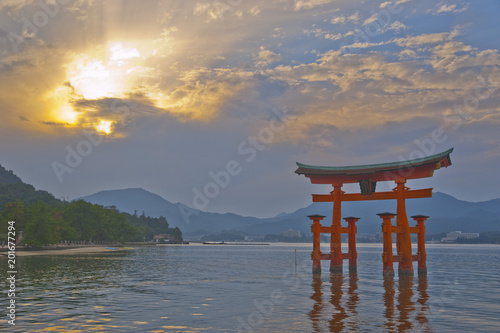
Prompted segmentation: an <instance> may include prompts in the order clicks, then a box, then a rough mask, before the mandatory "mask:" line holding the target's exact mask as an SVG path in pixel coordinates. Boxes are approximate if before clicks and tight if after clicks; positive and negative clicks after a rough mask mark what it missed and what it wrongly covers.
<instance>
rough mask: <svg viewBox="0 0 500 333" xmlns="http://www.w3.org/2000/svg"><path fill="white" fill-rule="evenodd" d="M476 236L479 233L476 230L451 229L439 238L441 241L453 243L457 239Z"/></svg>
mask: <svg viewBox="0 0 500 333" xmlns="http://www.w3.org/2000/svg"><path fill="white" fill-rule="evenodd" d="M478 237H479V233H477V232H461V231H452V232H449V233H447V234H446V237H443V238H441V243H455V242H456V241H457V239H473V238H478Z"/></svg>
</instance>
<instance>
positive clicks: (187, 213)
mask: <svg viewBox="0 0 500 333" xmlns="http://www.w3.org/2000/svg"><path fill="white" fill-rule="evenodd" d="M82 199H84V200H86V201H89V202H92V203H98V204H100V205H104V206H115V207H116V208H117V209H118V210H120V211H125V212H128V213H131V214H132V213H134V211H135V210H136V211H137V212H138V213H142V212H145V214H146V215H150V216H153V217H158V216H164V217H166V218H167V220H168V222H169V223H170V224H171V225H172V226H178V227H179V228H180V229H181V230H182V232H183V233H185V234H186V235H187V236H189V235H194V234H208V233H218V232H221V231H222V230H230V229H232V230H240V231H243V232H246V233H248V234H251V235H265V234H273V233H282V232H283V231H285V230H288V229H293V230H299V231H302V232H307V233H308V232H310V224H311V223H310V221H309V219H308V218H307V215H312V214H321V215H325V216H326V218H325V220H324V221H330V220H331V216H332V203H313V204H311V205H309V206H307V207H304V208H300V209H298V210H296V211H295V212H292V213H280V214H278V215H276V216H275V217H271V218H264V219H259V218H255V217H248V216H240V215H237V214H231V213H226V214H218V213H208V212H202V211H199V210H196V209H191V208H189V207H187V206H185V205H183V204H179V203H176V204H174V203H171V202H169V201H167V200H165V199H163V198H162V197H160V196H159V195H157V194H154V193H151V192H148V191H146V190H143V189H140V188H133V189H121V190H110V191H102V192H98V193H95V194H92V195H89V196H86V197H83V198H82ZM406 207H407V213H408V216H412V215H418V214H423V215H429V216H430V218H429V220H428V221H427V222H426V231H427V233H428V234H437V233H442V232H449V231H454V230H461V231H462V232H484V231H500V199H494V200H489V201H484V202H468V201H463V200H458V199H456V198H454V197H452V196H450V195H447V194H444V193H440V192H435V193H433V197H432V198H424V199H409V200H407V201H406ZM385 211H389V212H394V213H395V212H396V201H395V200H381V201H364V202H345V203H343V204H342V216H357V217H360V218H361V219H360V220H359V222H358V223H357V225H358V232H360V233H374V232H379V231H380V223H381V221H380V218H379V217H378V216H377V215H376V214H377V213H380V212H385ZM409 220H410V225H412V224H413V220H412V219H411V218H409ZM323 224H324V225H327V224H328V222H324V223H323Z"/></svg>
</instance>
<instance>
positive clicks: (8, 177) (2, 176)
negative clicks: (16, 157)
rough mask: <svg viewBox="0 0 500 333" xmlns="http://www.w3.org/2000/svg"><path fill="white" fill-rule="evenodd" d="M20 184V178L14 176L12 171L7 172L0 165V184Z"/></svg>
mask: <svg viewBox="0 0 500 333" xmlns="http://www.w3.org/2000/svg"><path fill="white" fill-rule="evenodd" d="M22 182H23V181H22V180H21V178H19V177H18V176H16V175H15V174H14V172H12V170H7V169H5V168H4V167H3V166H1V165H0V184H17V183H22Z"/></svg>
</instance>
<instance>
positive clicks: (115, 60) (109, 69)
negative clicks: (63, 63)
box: [67, 42, 140, 99]
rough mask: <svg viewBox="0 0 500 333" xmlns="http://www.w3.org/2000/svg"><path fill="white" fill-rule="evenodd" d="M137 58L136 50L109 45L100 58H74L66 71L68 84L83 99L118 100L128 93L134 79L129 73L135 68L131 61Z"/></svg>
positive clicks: (121, 45) (91, 56) (81, 55)
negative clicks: (109, 98)
mask: <svg viewBox="0 0 500 333" xmlns="http://www.w3.org/2000/svg"><path fill="white" fill-rule="evenodd" d="M139 57H140V53H139V51H138V50H137V49H136V48H127V47H124V46H123V44H122V43H119V42H109V43H108V44H107V49H106V52H101V54H100V55H90V54H80V55H78V56H76V57H75V60H74V61H73V62H72V63H71V64H69V65H68V67H67V75H68V80H69V83H70V84H71V86H72V87H73V88H74V89H75V93H76V94H78V95H80V96H83V98H85V99H100V98H105V97H119V96H121V95H123V94H124V93H126V92H128V91H129V90H130V88H131V85H132V79H133V78H132V77H131V75H130V73H131V72H133V68H134V67H135V65H136V64H135V63H134V59H136V58H139Z"/></svg>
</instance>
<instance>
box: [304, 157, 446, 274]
mask: <svg viewBox="0 0 500 333" xmlns="http://www.w3.org/2000/svg"><path fill="white" fill-rule="evenodd" d="M452 151H453V148H451V149H449V150H447V151H444V152H442V153H439V154H435V155H432V156H428V157H422V158H418V159H413V160H409V161H402V162H393V163H383V164H369V165H358V166H340V167H330V166H313V165H306V164H301V163H297V166H298V169H297V170H296V171H295V173H297V174H299V175H304V176H306V177H307V178H309V179H310V180H311V183H312V184H329V185H332V186H333V191H331V192H330V194H313V195H312V199H313V202H333V216H332V224H331V226H329V227H326V226H322V225H321V223H320V221H321V220H322V219H323V218H325V216H321V215H310V216H309V218H310V219H311V220H312V221H313V224H312V226H311V231H312V233H313V252H312V255H311V257H312V260H313V273H321V260H330V272H332V273H342V265H343V259H348V260H349V271H351V272H355V271H356V268H357V262H356V260H357V253H356V222H357V221H358V220H359V218H357V217H352V216H351V217H346V218H344V219H345V220H346V221H347V222H348V226H347V227H342V226H341V219H342V209H341V205H342V202H343V201H363V200H389V199H395V200H396V201H397V206H396V213H395V214H394V213H389V212H384V213H380V214H378V215H379V216H380V218H381V219H382V232H383V237H384V250H383V255H382V258H383V259H382V261H383V264H384V275H385V276H393V275H394V269H393V262H394V261H396V262H398V263H399V267H398V272H399V275H411V274H413V261H418V271H419V273H420V274H426V273H427V267H426V254H425V226H424V221H425V220H426V219H427V218H428V216H424V215H416V216H412V218H413V219H414V220H415V221H416V222H417V225H416V226H413V227H410V226H409V224H408V217H407V215H406V205H405V200H406V199H416V198H429V197H432V188H426V189H420V190H410V188H409V187H406V186H405V184H406V182H407V181H408V180H410V179H419V178H426V177H432V176H433V174H434V171H435V170H437V169H440V168H442V167H448V166H450V165H451V159H450V154H451V153H452ZM381 181H394V182H395V183H396V187H395V188H394V189H393V190H392V191H387V192H377V191H376V185H377V182H381ZM349 183H359V187H360V193H345V192H344V191H342V186H343V185H344V184H349ZM394 217H396V225H395V226H393V225H392V223H391V220H392V219H393V218H394ZM321 233H329V234H331V241H330V253H321V251H320V234H321ZM342 233H347V234H348V235H349V252H348V253H342V249H341V234H342ZM392 233H395V234H396V249H397V254H395V255H394V254H393V253H392ZM412 233H415V234H417V235H418V252H417V254H416V255H413V254H412V250H411V238H410V234H412Z"/></svg>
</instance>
